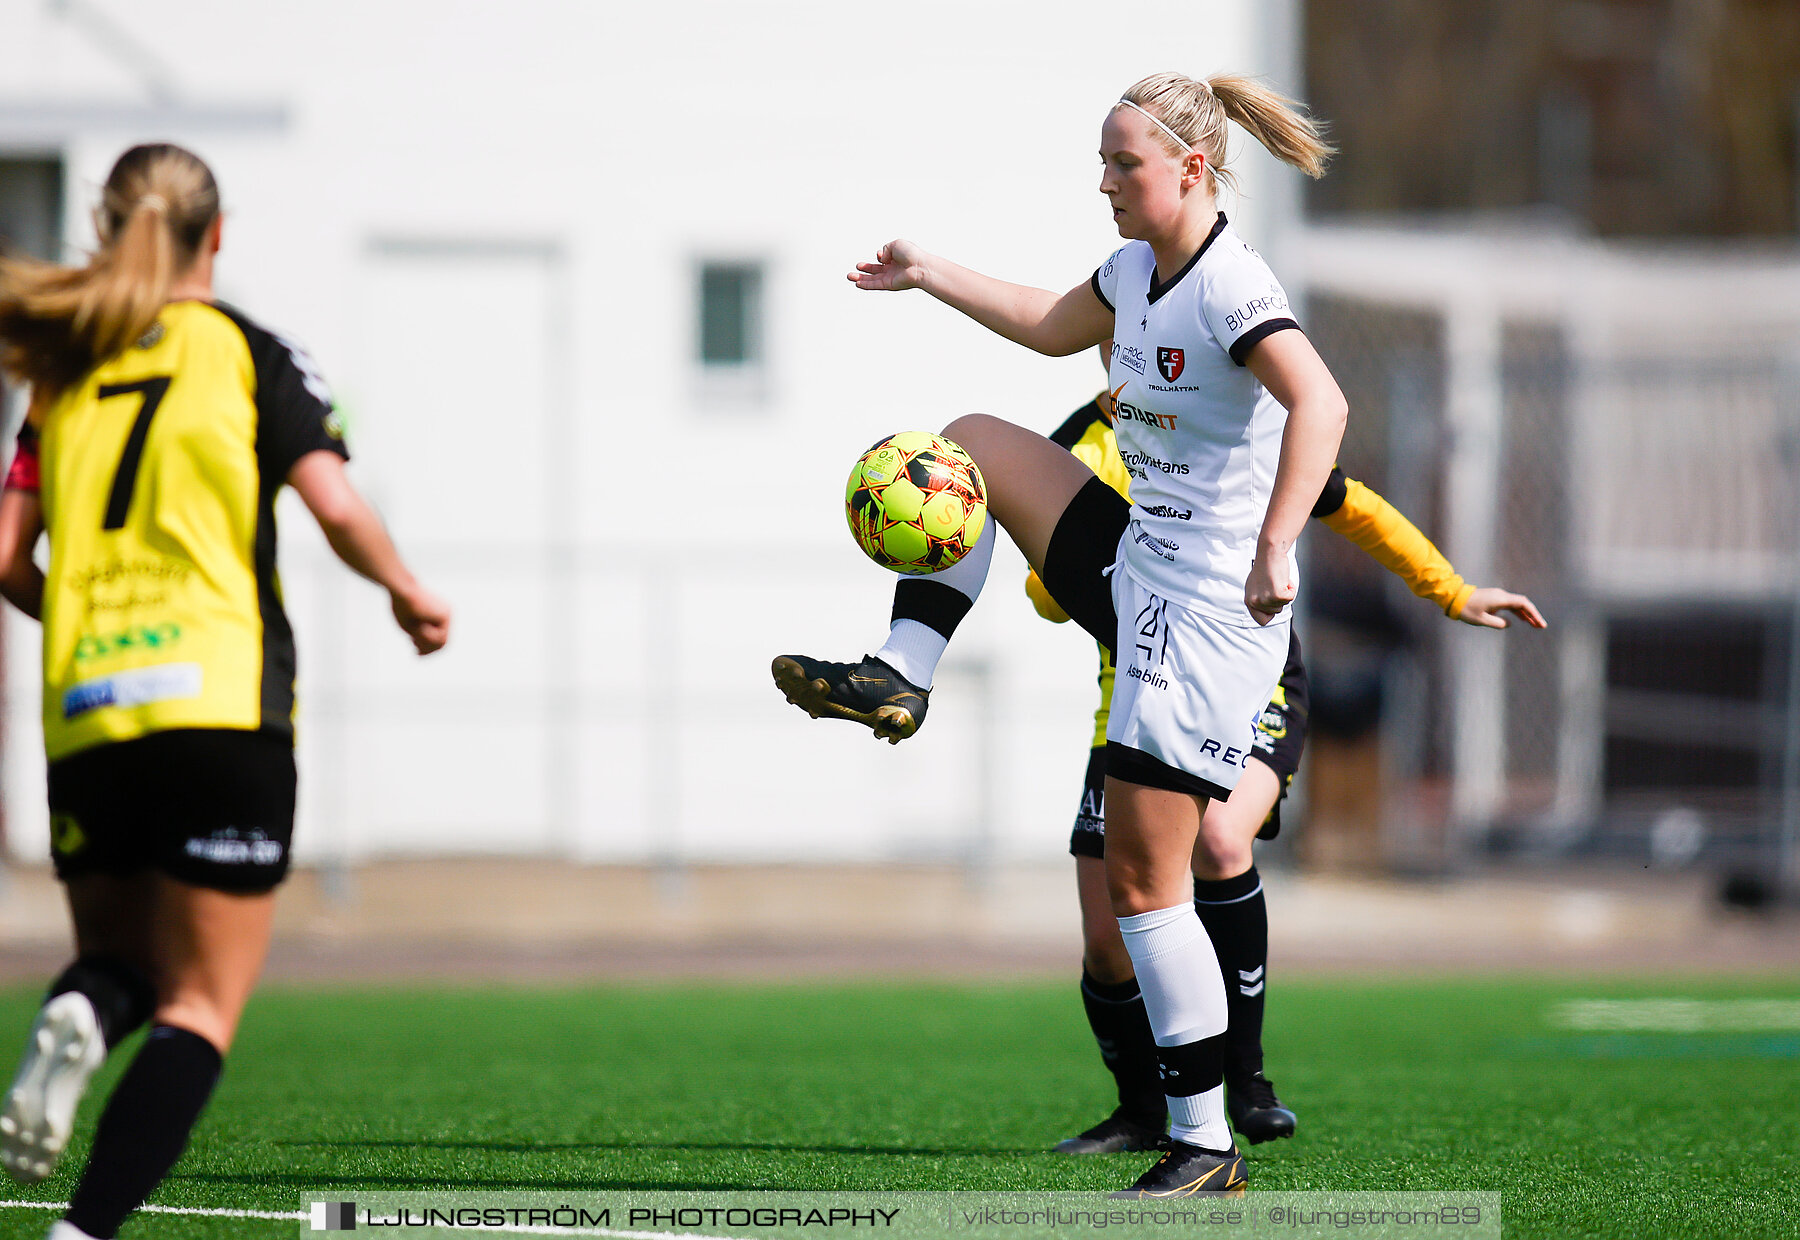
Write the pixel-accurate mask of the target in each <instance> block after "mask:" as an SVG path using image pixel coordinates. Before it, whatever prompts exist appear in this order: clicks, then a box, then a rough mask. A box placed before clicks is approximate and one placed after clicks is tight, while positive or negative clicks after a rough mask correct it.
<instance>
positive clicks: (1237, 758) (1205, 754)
mask: <svg viewBox="0 0 1800 1240" xmlns="http://www.w3.org/2000/svg"><path fill="white" fill-rule="evenodd" d="M1200 756H1201V757H1202V758H1217V759H1218V760H1219V761H1221V762H1223V763H1224V764H1225V765H1226V766H1249V765H1250V751H1249V750H1248V749H1239V748H1238V747H1237V746H1235V745H1221V744H1220V743H1219V742H1218V741H1215V740H1214V739H1213V738H1212V737H1210V736H1209V737H1207V738H1206V739H1205V740H1203V741H1201V742H1200Z"/></svg>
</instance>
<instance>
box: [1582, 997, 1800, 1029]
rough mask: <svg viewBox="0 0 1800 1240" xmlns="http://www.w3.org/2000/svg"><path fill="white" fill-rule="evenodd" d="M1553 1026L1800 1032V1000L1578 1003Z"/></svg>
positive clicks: (1609, 1001)
mask: <svg viewBox="0 0 1800 1240" xmlns="http://www.w3.org/2000/svg"><path fill="white" fill-rule="evenodd" d="M1549 1021H1550V1024H1552V1025H1554V1026H1556V1027H1558V1028H1562V1029H1578V1030H1583V1031H1586V1032H1599V1031H1603V1030H1604V1031H1613V1032H1624V1031H1628V1030H1631V1031H1638V1032H1643V1033H1758V1032H1773V1031H1786V1030H1800V999H1574V1000H1570V1001H1568V1002H1565V1003H1560V1004H1558V1005H1556V1007H1554V1008H1552V1009H1551V1010H1550V1013H1549Z"/></svg>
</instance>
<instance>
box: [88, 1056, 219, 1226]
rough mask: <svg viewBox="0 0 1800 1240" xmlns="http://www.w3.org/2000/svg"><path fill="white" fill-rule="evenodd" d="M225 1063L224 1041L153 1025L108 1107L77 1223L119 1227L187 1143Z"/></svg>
mask: <svg viewBox="0 0 1800 1240" xmlns="http://www.w3.org/2000/svg"><path fill="white" fill-rule="evenodd" d="M223 1066H224V1060H223V1058H222V1057H221V1056H220V1054H219V1051H218V1048H217V1047H215V1046H213V1044H212V1043H211V1042H208V1041H207V1040H206V1039H205V1038H203V1037H201V1036H200V1035H199V1034H197V1033H191V1032H189V1031H188V1030H186V1029H178V1028H175V1027H174V1026H172V1025H157V1026H156V1027H155V1028H153V1029H151V1030H150V1036H149V1037H148V1038H146V1039H145V1041H144V1045H143V1047H142V1048H141V1049H140V1050H139V1051H138V1053H137V1058H135V1059H133V1060H132V1061H131V1067H130V1068H128V1069H126V1071H125V1075H124V1076H123V1077H121V1078H119V1084H118V1087H117V1088H116V1089H114V1090H113V1093H112V1097H111V1098H109V1099H108V1100H107V1103H106V1110H105V1111H103V1112H102V1113H101V1115H100V1127H99V1129H98V1131H96V1132H95V1134H94V1148H93V1152H92V1153H91V1154H89V1156H88V1164H87V1168H86V1169H85V1170H84V1171H83V1172H82V1173H81V1183H80V1184H79V1185H78V1186H77V1187H76V1189H75V1195H74V1197H73V1199H72V1200H71V1203H70V1205H69V1212H68V1214H67V1215H66V1216H65V1217H66V1218H67V1219H68V1220H69V1222H70V1223H72V1224H74V1225H75V1226H76V1227H79V1228H81V1230H82V1231H85V1232H86V1233H87V1234H88V1235H90V1236H96V1237H100V1238H101V1240H109V1238H110V1237H111V1236H113V1235H114V1234H116V1233H117V1232H118V1230H119V1227H120V1225H121V1224H123V1223H124V1221H125V1219H126V1217H127V1216H128V1215H130V1213H131V1212H132V1211H133V1210H135V1209H137V1208H138V1207H139V1206H140V1205H142V1204H143V1203H144V1199H145V1198H146V1197H148V1196H149V1195H150V1193H151V1191H152V1190H153V1189H154V1188H155V1187H156V1186H157V1185H158V1184H159V1183H161V1182H162V1179H163V1177H164V1176H165V1175H167V1174H168V1173H169V1169H170V1168H171V1167H173V1166H174V1165H175V1160H176V1159H178V1158H180V1157H181V1151H182V1150H183V1149H185V1148H187V1141H188V1134H189V1133H190V1132H191V1131H192V1130H193V1127H194V1121H195V1120H197V1119H199V1118H200V1112H201V1111H202V1110H203V1109H204V1108H205V1106H206V1101H207V1099H208V1098H210V1097H212V1092H213V1087H214V1086H215V1085H217V1084H218V1082H219V1072H220V1070H221V1068H222V1067H223Z"/></svg>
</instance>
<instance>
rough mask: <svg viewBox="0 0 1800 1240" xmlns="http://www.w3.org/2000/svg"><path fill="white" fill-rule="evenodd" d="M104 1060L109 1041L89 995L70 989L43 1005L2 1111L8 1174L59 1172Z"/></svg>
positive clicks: (1, 1145) (1, 1157)
mask: <svg viewBox="0 0 1800 1240" xmlns="http://www.w3.org/2000/svg"><path fill="white" fill-rule="evenodd" d="M105 1062H106V1039H105V1038H103V1037H101V1036H100V1019H99V1017H97V1016H96V1015H95V1014H94V1005H93V1004H92V1003H90V1002H88V998H87V996H86V995H84V994H80V993H77V992H76V991H72V990H71V991H67V992H65V993H63V994H60V995H58V996H56V998H54V999H52V1000H50V1002H48V1003H46V1004H45V1005H44V1010H43V1011H41V1012H39V1013H38V1018H37V1023H36V1024H34V1025H32V1026H31V1035H30V1037H29V1038H27V1040H26V1043H25V1057H24V1058H23V1059H21V1060H20V1061H19V1075H18V1076H16V1077H14V1078H13V1084H12V1089H11V1090H9V1091H8V1092H7V1095H6V1106H5V1108H4V1109H3V1110H0V1164H4V1165H5V1167H6V1172H7V1174H8V1175H10V1176H12V1178H13V1179H15V1180H17V1181H18V1182H19V1183H21V1184H36V1183H37V1182H38V1181H39V1180H41V1179H43V1178H44V1177H45V1176H47V1175H49V1174H50V1173H51V1171H53V1170H55V1168H56V1160H57V1159H58V1158H60V1157H62V1152H63V1147H64V1146H66V1145H68V1143H69V1130H70V1129H71V1128H73V1127H74V1126H75V1108H76V1107H77V1106H79V1105H80V1104H81V1095H82V1093H83V1092H84V1091H85V1090H86V1089H87V1083H88V1078H89V1077H91V1076H93V1075H94V1069H96V1068H98V1067H99V1066H100V1065H101V1064H103V1063H105Z"/></svg>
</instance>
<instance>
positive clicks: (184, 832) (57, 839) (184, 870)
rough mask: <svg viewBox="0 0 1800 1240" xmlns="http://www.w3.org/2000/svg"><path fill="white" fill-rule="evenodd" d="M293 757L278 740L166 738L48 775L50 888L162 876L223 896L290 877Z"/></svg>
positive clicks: (77, 758)
mask: <svg viewBox="0 0 1800 1240" xmlns="http://www.w3.org/2000/svg"><path fill="white" fill-rule="evenodd" d="M294 785H295V772H294V746H293V740H292V738H291V737H288V736H285V735H282V734H280V733H276V732H245V731H237V730H232V729H197V728H196V729H185V728H184V729H172V730H170V731H167V732H152V733H150V734H149V735H147V736H140V737H138V738H136V739H134V740H128V741H116V742H113V743H110V744H103V745H97V746H95V747H94V748H92V749H86V750H83V751H82V752H80V753H78V754H73V755H71V756H69V757H67V758H62V759H59V760H58V761H55V762H52V763H51V764H50V851H51V855H52V857H53V858H54V860H55V862H56V876H57V877H58V878H60V879H63V880H65V881H67V880H68V879H71V878H76V877H79V876H80V875H83V874H113V875H118V876H121V877H124V876H128V875H132V874H138V873H141V872H143V871H144V870H160V871H161V872H162V873H164V874H167V875H169V876H170V877H171V878H176V879H180V880H181V881H182V882H184V883H192V884H194V885H195V886H197V887H211V888H215V889H217V890H220V891H237V892H254V891H268V890H269V889H271V888H273V887H274V886H275V885H276V884H278V883H280V882H281V880H282V879H284V878H286V877H287V871H288V851H289V845H290V844H291V843H292V841H293V837H294Z"/></svg>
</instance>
